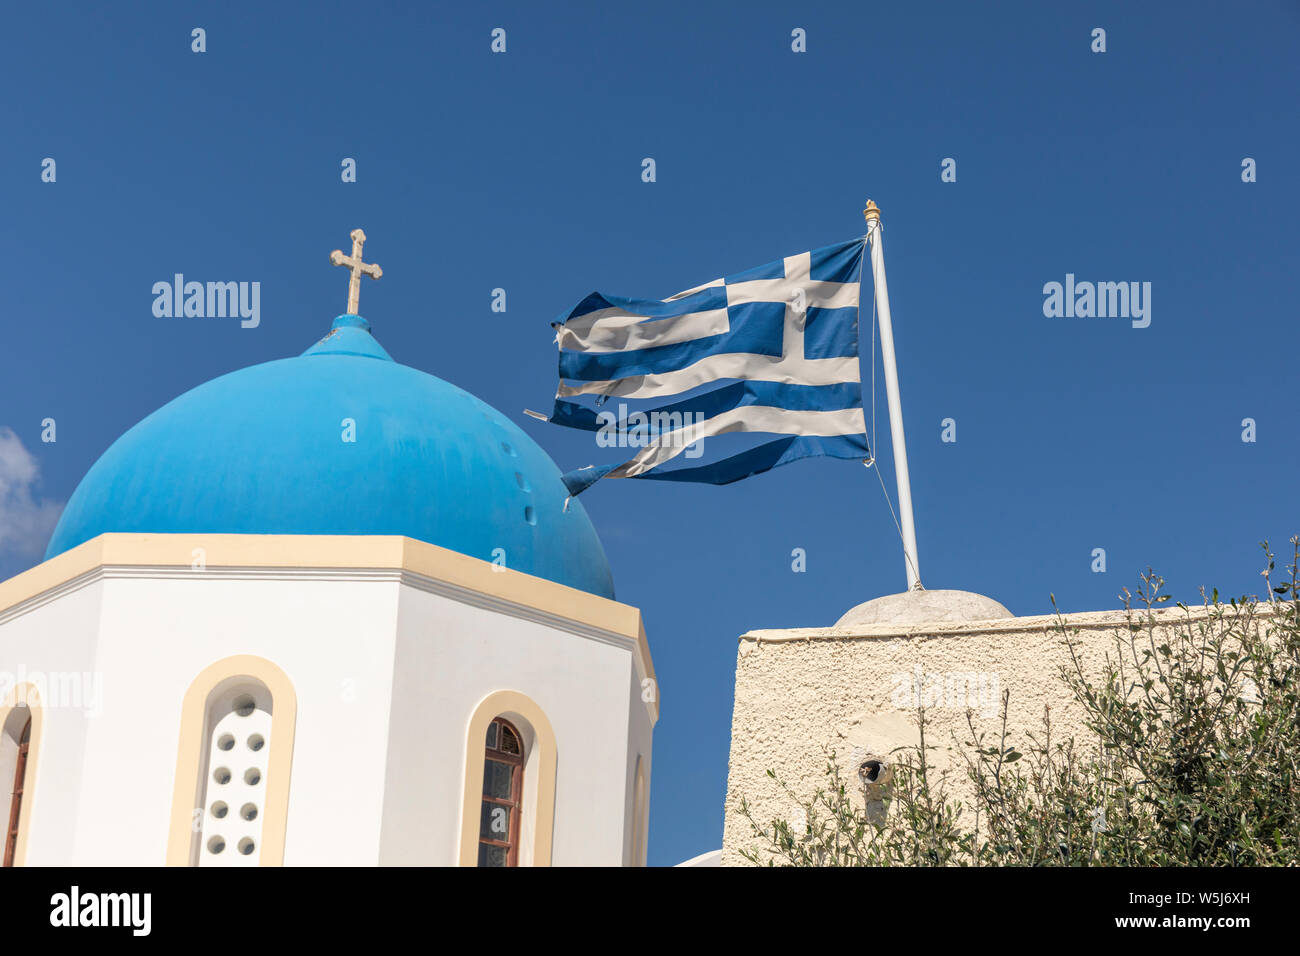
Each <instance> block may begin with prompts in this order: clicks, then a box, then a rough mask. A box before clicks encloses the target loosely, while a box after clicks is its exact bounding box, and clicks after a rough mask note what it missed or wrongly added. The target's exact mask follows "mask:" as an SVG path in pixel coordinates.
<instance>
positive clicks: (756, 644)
mask: <svg viewBox="0 0 1300 956" xmlns="http://www.w3.org/2000/svg"><path fill="white" fill-rule="evenodd" d="M1184 613H1185V612H1183V611H1182V610H1180V609H1172V610H1163V611H1158V612H1156V614H1157V620H1158V621H1166V622H1167V621H1170V619H1171V616H1173V615H1178V616H1180V617H1181V616H1183V615H1184ZM1192 614H1193V617H1194V618H1196V619H1204V614H1205V612H1204V611H1193V612H1192ZM1124 621H1125V617H1124V614H1123V612H1119V611H1116V612H1101V613H1087V614H1071V615H1066V616H1065V622H1066V624H1067V626H1068V627H1069V628H1071V629H1076V628H1077V629H1078V641H1079V644H1080V648H1081V652H1080V653H1081V657H1082V659H1083V661H1084V664H1085V670H1086V671H1091V672H1092V673H1094V674H1095V673H1097V671H1098V668H1099V667H1100V666H1101V664H1102V663H1103V662H1104V659H1105V655H1106V654H1107V653H1108V652H1111V651H1113V647H1114V633H1115V629H1116V627H1117V626H1119V625H1122V624H1124ZM1054 625H1055V618H1053V617H1051V616H1041V617H1021V618H1010V619H1006V620H1001V621H982V622H971V623H963V624H933V625H924V626H909V627H906V628H900V627H897V626H890V625H874V626H871V627H852V628H798V629H792V630H770V631H751V632H749V633H748V634H745V635H743V636H742V637H741V638H740V647H739V651H738V654H737V660H736V698H735V710H734V712H733V716H732V730H731V759H730V768H729V771H728V779H727V801H726V822H725V826H724V831H723V860H722V862H723V865H724V866H740V865H746V863H747V861H746V860H744V859H743V858H742V857H741V856H740V853H739V851H740V849H742V848H747V847H752V846H754V845H755V840H754V838H753V836H752V831H751V828H750V825H749V823H748V821H746V820H745V819H744V818H743V817H741V816H739V814H737V812H736V808H737V807H738V806H739V803H740V799H741V797H742V796H743V797H745V798H746V799H747V800H748V802H749V804H750V806H751V808H752V809H753V812H754V817H755V819H756V820H758V821H760V822H762V823H764V824H766V823H768V822H770V821H771V820H772V819H773V818H774V817H780V818H784V819H787V820H789V819H791V818H792V816H793V815H794V814H793V811H794V810H795V806H794V802H793V801H792V800H791V799H790V798H789V797H788V796H787V795H785V794H784V793H782V791H781V788H780V787H779V785H778V784H777V782H776V781H775V780H773V779H771V778H770V777H769V776H768V775H767V771H768V770H769V769H770V770H773V771H775V773H776V774H777V776H778V777H780V778H782V779H784V780H785V781H786V782H787V783H788V784H790V786H791V787H792V788H793V789H795V790H796V792H799V793H803V794H811V792H812V791H813V790H814V789H815V788H816V786H817V785H818V784H820V783H821V782H822V781H823V780H824V779H825V768H826V756H825V753H824V751H823V748H824V747H825V748H829V749H833V750H835V751H836V753H837V757H838V761H839V763H840V765H841V767H842V768H845V770H847V771H848V772H849V773H850V774H852V773H853V772H854V771H856V768H857V766H858V764H859V763H860V762H861V758H862V757H863V756H865V755H866V754H868V753H874V754H876V755H883V754H885V753H888V751H889V750H891V749H893V748H894V747H898V746H905V745H909V744H914V743H915V742H916V739H917V737H916V733H917V732H916V725H917V719H916V708H915V704H914V698H913V695H912V688H913V686H914V685H915V678H916V676H917V669H918V668H919V669H920V674H921V682H920V683H921V688H922V694H923V695H925V696H927V697H929V698H931V699H928V700H926V701H925V703H926V705H927V706H926V716H927V719H926V724H927V727H926V743H927V744H928V745H936V744H937V745H939V746H940V747H941V748H946V747H949V746H951V745H952V744H953V742H954V735H957V739H958V740H960V741H961V742H963V743H964V742H965V741H967V740H968V739H969V738H970V732H969V730H968V729H967V726H966V711H967V708H968V707H970V708H972V709H973V710H974V711H975V725H976V727H977V728H981V729H984V730H987V731H989V732H992V731H994V730H995V728H996V726H997V719H996V714H997V711H998V707H999V704H1000V697H1001V692H1002V691H1003V690H1009V691H1010V694H1011V697H1010V704H1009V708H1008V729H1009V737H1010V740H1012V741H1022V742H1023V741H1024V740H1025V733H1026V732H1027V731H1037V730H1038V729H1039V728H1040V727H1041V725H1042V717H1043V709H1044V707H1045V706H1046V705H1050V706H1051V708H1052V723H1053V726H1054V730H1053V735H1054V737H1058V739H1059V737H1060V736H1064V735H1067V734H1070V733H1073V734H1074V735H1075V736H1076V737H1081V736H1082V735H1084V734H1086V733H1087V732H1086V730H1085V729H1084V727H1083V726H1082V716H1083V715H1082V711H1081V709H1080V708H1079V707H1078V706H1077V705H1076V704H1075V703H1074V702H1073V700H1072V699H1071V698H1070V696H1069V693H1068V691H1067V690H1066V688H1065V686H1064V684H1063V683H1062V682H1061V680H1060V678H1059V676H1058V674H1059V670H1060V668H1061V666H1062V665H1064V664H1066V663H1068V661H1069V655H1068V651H1067V650H1066V646H1065V643H1064V641H1063V639H1062V637H1061V636H1060V634H1059V633H1058V631H1057V630H1056V628H1055V626H1054ZM855 757H856V758H857V759H854V758H855ZM931 760H932V762H933V763H934V764H935V765H937V766H939V767H940V768H943V767H945V766H947V767H948V768H949V770H950V772H949V774H948V779H949V784H948V786H949V788H950V789H949V793H950V795H951V796H954V797H957V798H962V799H964V802H966V803H967V805H968V806H969V801H968V800H965V798H966V797H967V796H968V792H967V790H966V784H965V778H964V770H963V768H964V762H963V761H962V759H961V757H960V756H959V755H957V754H956V753H955V752H948V751H946V750H940V751H938V752H931Z"/></svg>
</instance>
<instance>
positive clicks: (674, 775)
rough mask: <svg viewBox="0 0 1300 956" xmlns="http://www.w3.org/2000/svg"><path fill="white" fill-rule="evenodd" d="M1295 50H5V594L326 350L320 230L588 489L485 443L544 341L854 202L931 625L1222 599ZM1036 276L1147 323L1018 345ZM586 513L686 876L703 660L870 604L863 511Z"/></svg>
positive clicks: (513, 8)
mask: <svg viewBox="0 0 1300 956" xmlns="http://www.w3.org/2000/svg"><path fill="white" fill-rule="evenodd" d="M272 9H274V8H272ZM194 27H203V28H204V29H205V30H206V32H207V52H206V53H203V54H195V53H192V52H191V50H190V42H191V41H190V31H191V29H192V28H194ZM495 27H502V28H504V29H505V30H506V31H507V34H506V35H507V52H506V53H504V54H493V53H491V52H490V49H489V44H490V39H491V38H490V33H491V31H492V29H493V28H495ZM1095 27H1102V28H1104V29H1105V30H1106V45H1107V50H1106V52H1105V53H1093V52H1091V50H1090V44H1091V31H1092V30H1093V28H1095ZM794 28H803V29H804V30H806V32H807V52H806V53H801V54H800V53H794V52H792V50H791V36H790V35H791V30H793V29H794ZM1298 38H1300V5H1297V4H1295V3H1293V2H1281V0H1278V2H1247V3H1234V4H1228V3H1213V4H1212V3H1197V2H1189V3H1177V4H1174V3H1151V4H1131V3H1087V4H1083V3H1075V4H1042V3H1030V2H1026V3H1001V4H997V5H992V6H988V7H984V6H983V5H972V4H967V3H957V2H953V3H907V4H892V5H890V4H857V3H836V4H827V3H806V2H800V3H792V2H787V3H746V4H722V3H703V4H701V3H691V4H685V3H682V4H674V3H653V4H644V5H630V4H608V3H603V4H602V3H591V4H575V3H570V4H564V5H546V6H545V7H542V6H540V5H537V4H531V3H518V4H487V3H485V4H463V5H457V6H451V5H447V4H439V5H437V6H434V5H429V4H419V5H416V4H406V5H397V4H385V3H372V4H365V5H363V6H360V7H358V6H357V5H355V4H334V3H320V4H314V5H312V6H311V7H310V8H307V7H303V8H301V9H300V10H298V11H296V12H293V13H286V12H284V11H279V12H276V13H268V12H267V8H265V7H264V6H262V5H259V4H251V3H221V4H216V3H194V4H184V5H181V4H130V5H116V6H114V7H112V8H111V9H110V8H106V7H100V6H90V5H84V6H83V7H82V8H81V9H78V10H76V13H75V15H74V14H73V13H72V12H71V10H70V9H69V8H68V7H67V6H66V5H57V6H55V5H36V4H27V5H23V6H21V7H15V8H12V9H10V10H8V11H7V12H6V29H5V30H4V32H3V35H2V36H0V88H2V89H3V90H4V93H3V95H0V128H3V129H4V130H5V135H4V141H3V146H2V147H0V183H3V186H2V187H0V193H2V195H3V219H2V222H3V225H2V226H0V262H2V263H3V269H4V290H5V300H6V302H5V306H6V308H5V312H6V321H5V323H4V330H3V345H2V346H0V429H3V428H5V427H7V428H10V429H12V431H13V433H14V436H16V439H17V442H20V443H21V446H22V448H23V449H25V451H26V453H27V454H28V455H29V456H30V460H29V461H26V465H25V466H29V467H27V471H26V472H20V470H19V466H20V465H23V464H24V463H23V462H21V461H19V462H18V463H17V464H15V461H17V460H18V457H21V456H20V455H19V453H18V452H15V451H14V448H15V447H16V443H15V442H14V441H12V440H11V441H9V442H8V443H5V442H4V441H3V435H4V433H3V432H0V450H5V449H7V450H8V452H7V454H9V456H10V457H9V459H7V460H8V461H9V465H8V469H9V470H8V471H5V466H4V465H0V481H3V482H7V484H0V505H3V506H4V508H5V509H6V510H5V511H0V518H3V519H5V520H6V521H8V522H9V527H8V529H7V530H6V529H5V528H3V527H0V577H3V576H8V575H9V574H10V573H13V572H15V571H17V570H19V569H21V568H22V567H25V566H27V565H29V564H31V563H32V561H33V559H32V558H31V557H30V554H28V553H25V552H23V550H22V541H21V540H20V539H21V535H20V534H19V533H18V531H17V530H16V529H18V527H19V523H20V522H21V521H23V520H27V519H25V518H23V517H22V516H23V515H27V516H28V517H30V515H31V514H33V513H37V514H38V517H39V513H40V512H41V509H42V508H45V509H47V510H48V509H49V508H50V507H57V506H58V504H59V503H61V502H63V501H65V500H66V499H67V497H68V495H70V494H71V492H72V490H73V489H74V488H75V487H76V484H77V482H78V481H79V480H80V478H81V476H82V475H83V474H84V473H85V471H86V469H87V468H88V467H89V466H90V465H91V464H92V463H93V462H94V461H95V459H96V458H97V457H98V456H99V455H100V454H101V453H102V452H103V451H104V450H105V449H106V448H107V447H108V445H109V444H110V443H111V442H112V441H113V440H114V439H115V438H116V437H117V436H118V435H120V434H121V433H122V432H123V431H125V430H126V429H127V428H128V427H130V426H131V425H132V424H134V423H135V422H136V421H138V420H139V419H141V418H143V417H144V416H145V415H147V414H148V413H149V412H151V411H153V410H154V409H155V408H157V407H159V406H160V405H162V404H164V403H165V402H167V401H169V400H170V399H171V398H173V397H175V396H176V395H178V394H180V393H181V392H183V391H185V390H187V389H189V388H191V387H193V386H195V385H197V384H199V383H201V382H204V381H206V380H208V379H211V378H213V377H215V376H217V375H220V374H222V373H225V372H228V371H231V370H233V369H236V368H239V367H242V366H246V365H251V364H255V363H257V362H262V361H266V360H269V359H273V358H280V357H283V356H288V355H295V354H298V353H299V352H301V351H302V350H303V349H304V348H306V347H307V346H308V345H310V344H311V343H312V342H313V341H315V340H316V339H317V338H319V337H320V335H321V334H323V332H324V331H325V330H326V329H327V328H328V327H329V323H330V320H331V319H332V318H333V317H334V316H335V315H336V314H338V313H339V312H342V311H344V308H343V306H344V303H345V298H344V297H345V294H346V277H345V276H344V275H343V274H342V271H341V270H335V269H331V268H330V267H329V265H328V264H327V262H326V254H327V253H328V252H329V250H331V249H334V248H344V249H346V248H347V234H348V231H349V230H350V229H352V228H354V227H355V226H358V225H360V226H364V228H365V230H366V232H367V234H368V235H369V237H370V241H369V242H368V244H367V247H366V253H367V258H368V259H373V260H375V261H378V262H380V263H382V265H383V267H384V271H385V276H384V279H383V281H381V282H378V283H370V282H367V283H366V285H365V288H364V291H363V297H362V309H361V311H362V312H363V314H365V315H366V317H367V318H368V319H370V321H371V322H372V323H373V326H374V331H375V334H376V336H377V337H378V339H379V340H380V341H381V342H382V343H383V345H384V346H385V347H386V348H387V349H388V350H389V352H391V353H392V354H393V355H394V356H395V357H396V358H397V359H398V360H399V361H402V362H404V363H406V364H409V365H413V366H415V367H417V368H420V369H423V370H425V371H428V372H431V373H433V374H436V375H438V376H440V377H442V378H445V379H447V380H449V381H451V382H453V383H455V384H457V385H459V386H462V387H463V388H466V389H468V390H469V391H471V392H473V393H474V394H476V395H478V396H479V397H481V398H483V399H484V400H485V401H487V402H489V403H490V404H492V405H494V406H496V407H497V408H499V409H501V410H503V411H505V412H507V413H508V414H510V415H512V416H513V417H514V418H515V419H516V420H517V421H520V422H521V423H522V427H524V428H525V429H526V430H527V431H528V432H529V434H531V435H532V436H533V437H535V438H536V439H537V440H538V441H539V442H540V443H541V444H542V445H543V447H545V448H546V449H547V451H548V452H550V454H551V455H552V457H553V458H554V459H555V460H556V461H557V463H559V464H560V465H561V467H563V468H565V469H568V468H572V467H575V466H578V465H585V464H590V463H592V462H594V461H596V462H603V461H611V460H614V459H613V457H611V456H610V450H600V449H595V448H594V447H593V445H592V437H591V436H590V435H588V434H581V433H576V432H574V433H570V432H567V431H565V430H562V429H557V428H554V427H552V426H547V425H545V424H543V423H539V422H535V421H532V420H530V419H527V418H525V417H524V416H523V415H522V414H521V409H523V408H525V407H531V408H539V409H545V408H547V407H549V400H550V397H551V396H552V395H553V393H554V386H555V350H554V346H553V344H552V341H551V338H552V335H551V331H550V329H549V328H548V324H547V323H548V322H549V321H550V320H551V319H552V318H554V317H555V316H556V315H557V314H558V313H560V312H561V311H564V310H566V309H568V308H569V307H571V306H572V305H574V304H575V303H576V302H577V301H578V300H580V299H581V298H582V297H583V296H585V295H586V294H587V293H588V292H590V291H592V290H593V289H600V290H602V291H607V292H611V293H616V294H622V295H629V296H654V297H662V296H666V295H669V294H671V293H674V292H677V291H679V290H681V289H684V288H687V287H689V286H692V285H695V284H697V283H700V282H703V281H706V280H709V279H712V278H714V277H715V276H718V275H723V274H727V273H731V272H735V271H739V270H741V269H745V268H748V267H750V266H754V265H758V264H760V263H764V262H768V261H770V260H772V259H775V258H779V257H781V256H784V255H788V254H792V253H796V252H801V251H803V250H807V249H810V248H815V247H819V246H822V245H827V244H829V243H832V242H836V241H839V240H842V239H847V238H850V237H852V236H854V235H860V234H861V233H862V231H863V223H862V216H861V209H862V206H863V202H864V200H865V199H866V198H868V197H870V198H873V199H875V200H876V201H877V202H878V203H879V204H880V206H881V208H882V210H883V213H884V220H885V236H886V261H887V264H888V270H889V287H890V294H891V302H892V306H893V315H894V324H895V335H896V340H897V347H898V354H899V375H900V380H901V386H902V395H903V408H904V415H905V419H906V426H907V434H908V448H909V459H910V463H911V469H912V480H913V493H914V498H915V504H916V521H917V534H918V539H919V549H920V559H921V565H922V572H923V577H924V579H925V582H926V584H927V585H928V586H929V587H931V588H963V589H968V590H973V591H978V592H981V593H984V594H988V595H990V596H992V597H994V598H996V599H998V600H1000V601H1001V602H1003V603H1004V604H1006V605H1007V606H1008V607H1009V608H1010V609H1011V610H1012V611H1013V612H1015V613H1016V614H1035V613H1042V612H1045V611H1047V610H1048V609H1049V603H1048V595H1049V593H1052V592H1054V593H1055V594H1056V596H1057V599H1058V601H1059V602H1060V604H1061V605H1062V607H1063V608H1065V609H1066V610H1095V609H1106V608H1112V607H1115V606H1116V604H1117V601H1116V593H1117V592H1118V590H1119V588H1120V587H1122V586H1125V585H1129V586H1131V585H1132V584H1134V582H1135V581H1136V573H1137V571H1138V570H1139V569H1140V568H1144V567H1146V566H1147V565H1154V566H1156V567H1157V568H1158V569H1159V570H1160V571H1161V572H1162V573H1163V574H1164V575H1165V576H1166V578H1168V579H1169V580H1170V582H1171V587H1172V589H1173V593H1174V594H1175V596H1176V597H1178V598H1183V599H1187V600H1192V599H1194V598H1195V594H1196V588H1197V587H1198V586H1199V585H1202V584H1204V585H1206V586H1217V587H1218V588H1219V590H1220V591H1221V592H1226V593H1241V592H1244V591H1248V590H1257V589H1258V582H1259V578H1258V570H1259V568H1260V560H1259V557H1258V546H1257V542H1259V541H1260V540H1261V539H1263V538H1266V537H1267V538H1270V539H1272V540H1273V541H1274V542H1275V544H1279V545H1280V544H1283V543H1284V542H1285V539H1286V538H1287V537H1288V536H1290V535H1291V534H1294V533H1296V532H1300V520H1297V518H1300V515H1297V508H1296V505H1295V480H1296V478H1295V475H1296V470H1297V465H1300V422H1298V420H1297V416H1296V408H1295V399H1296V381H1297V372H1296V368H1297V358H1296V356H1297V331H1296V330H1297V323H1296V289H1295V281H1296V279H1295V276H1296V275H1297V274H1298V273H1300V242H1298V241H1297V238H1296V231H1295V212H1296V209H1297V199H1298V198H1300V186H1298V185H1297V179H1296V171H1297V169H1300V156H1298V155H1297V147H1298V146H1300V135H1298V134H1297V121H1296V116H1297V113H1296V102H1297V78H1298V77H1300V69H1298V68H1297V65H1296V64H1297V63H1298V62H1300V56H1298V53H1300V51H1298V50H1297V46H1298V43H1297V39H1298ZM45 157H52V158H54V159H55V161H56V163H57V181H56V182H55V183H43V182H41V161H42V159H43V158H45ZM344 157H353V158H355V159H356V161H357V166H358V181H357V182H356V183H351V184H344V183H342V182H341V181H340V163H341V161H342V160H343V158H344ZM645 157H652V158H654V159H655V161H656V166H657V181H656V182H654V183H644V182H642V181H641V175H640V174H641V161H642V159H643V158H645ZM945 157H952V158H954V159H955V160H956V162H957V181H956V182H954V183H944V182H941V180H940V163H941V161H942V160H943V159H944V158H945ZM1246 157H1251V158H1253V159H1254V160H1255V161H1256V163H1257V176H1258V181H1257V182H1254V183H1243V182H1242V179H1241V168H1242V167H1241V164H1242V160H1243V159H1244V158H1246ZM176 272H182V273H185V274H186V275H187V276H189V277H191V278H195V279H200V280H248V281H251V280H257V281H260V282H261V289H262V299H261V316H262V321H261V325H260V326H259V327H258V328H256V329H242V328H240V325H239V322H238V321H237V320H228V319H227V320H221V319H158V318H155V317H154V316H153V314H152V310H151V306H152V302H153V296H152V294H151V291H150V290H151V288H152V285H153V283H154V282H156V281H159V280H169V279H170V277H171V276H172V275H173V274H174V273H176ZM1067 273H1073V274H1074V275H1075V276H1076V277H1077V278H1078V279H1079V280H1092V281H1138V282H1150V283H1151V284H1152V301H1151V319H1152V321H1151V325H1150V326H1149V327H1148V328H1145V329H1134V328H1132V327H1131V325H1130V323H1129V322H1128V321H1126V320H1123V319H1095V318H1094V319H1083V318H1046V317H1045V316H1044V314H1043V292H1042V289H1043V285H1044V283H1047V282H1051V281H1058V282H1061V281H1064V278H1065V275H1066V274H1067ZM497 287H502V288H505V289H506V290H507V297H508V298H507V302H508V309H507V312H506V313H504V314H500V313H494V312H492V311H491V309H490V305H491V290H492V289H494V288H497ZM869 288H870V287H869V285H868V292H869ZM864 325H865V326H869V321H867V320H864ZM866 347H867V345H866V337H865V335H864V350H865V349H866ZM877 401H878V411H877V420H878V422H879V425H880V428H881V432H880V434H881V437H882V439H883V440H882V442H881V445H882V447H881V448H880V450H879V451H880V459H881V466H882V467H883V468H884V474H885V475H886V478H887V483H888V485H889V487H890V492H891V494H892V493H893V472H892V462H891V460H890V455H889V449H888V440H887V434H888V431H887V416H886V413H885V407H884V395H883V391H881V392H880V394H879V396H878V398H877ZM948 417H951V418H954V419H956V422H957V441H956V442H955V443H944V442H942V441H941V440H940V422H941V421H942V420H943V419H944V418H948ZM45 418H54V419H56V421H57V423H58V426H57V427H58V441H57V442H56V443H54V444H45V443H42V442H41V440H40V434H41V424H40V423H41V421H42V420H43V419H45ZM1243 418H1253V419H1254V420H1255V422H1256V427H1257V440H1256V441H1255V442H1253V443H1246V442H1243V441H1242V425H1241V422H1242V419H1243ZM15 456H17V457H15ZM33 469H34V470H35V472H36V474H35V476H33V474H32V472H33ZM6 475H7V476H8V477H5V476H6ZM6 496H7V497H6ZM583 500H584V503H585V504H586V506H587V509H588V511H589V513H590V514H591V517H592V520H593V521H594V522H595V524H596V527H597V529H598V530H599V532H600V533H601V536H602V539H603V541H604V543H605V547H606V550H607V551H608V553H609V557H610V560H611V563H612V565H613V568H614V574H615V580H616V583H617V587H618V594H619V597H620V599H621V600H624V601H626V602H628V603H631V604H634V605H637V606H640V607H641V608H642V609H643V611H644V615H645V620H646V625H647V630H648V633H649V636H650V640H651V646H652V649H653V653H654V657H655V663H656V667H657V670H658V672H659V676H660V680H661V686H662V695H663V696H662V702H663V712H662V719H661V721H660V723H659V726H658V729H657V733H656V738H655V752H654V777H653V790H652V805H651V813H652V818H651V833H650V860H651V862H652V863H659V864H664V863H673V862H677V861H680V860H682V859H685V858H687V857H690V856H693V855H695V854H697V853H700V852H703V851H705V850H708V849H711V848H714V847H717V846H720V845H721V834H722V822H723V813H724V810H723V799H724V794H725V787H726V768H727V752H728V742H729V739H730V734H731V703H732V680H733V673H734V665H735V654H736V638H737V636H738V635H740V634H741V633H743V632H745V631H747V630H749V629H752V628H760V627H790V626H799V625H825V624H830V623H832V622H834V620H835V619H836V618H838V617H839V615H840V614H841V613H842V612H843V611H844V610H846V609H847V608H849V607H850V606H852V605H854V604H856V603H858V602H860V601H863V600H866V599H868V598H871V597H875V596H878V595H881V594H886V593H890V592H894V591H898V590H901V589H902V587H903V585H904V583H905V581H904V572H903V563H902V559H901V556H900V549H899V546H898V541H897V534H896V532H895V530H894V528H893V524H892V520H891V518H890V516H889V511H888V508H887V507H886V505H885V501H884V499H883V497H882V495H881V492H880V488H879V484H878V482H877V481H876V479H875V477H874V476H873V475H871V474H870V473H869V472H868V471H867V470H865V469H864V468H863V467H862V466H861V465H858V464H856V463H849V462H841V461H813V462H807V463H801V464H797V465H793V466H790V467H788V468H784V469H781V470H779V471H776V472H772V473H770V474H767V475H764V476H760V477H757V478H754V479H751V480H748V481H745V482H741V483H739V484H735V485H731V486H727V487H723V488H713V487H705V486H691V485H678V484H676V483H660V482H603V483H601V484H600V485H598V486H596V487H595V488H594V489H592V490H591V491H590V492H588V493H587V494H586V495H584V497H583ZM36 523H37V524H39V520H37V521H36ZM23 527H27V525H24V526H23ZM43 543H44V542H43V541H42V542H40V544H41V546H42V547H43ZM794 548H803V549H805V551H806V553H807V571H806V572H805V573H793V572H792V570H791V551H792V549H794ZM1094 548H1105V550H1106V560H1107V571H1106V573H1094V572H1092V570H1091V568H1090V566H1091V563H1092V551H1093V549H1094ZM738 732H741V733H743V732H744V729H743V728H741V729H739V731H738Z"/></svg>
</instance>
